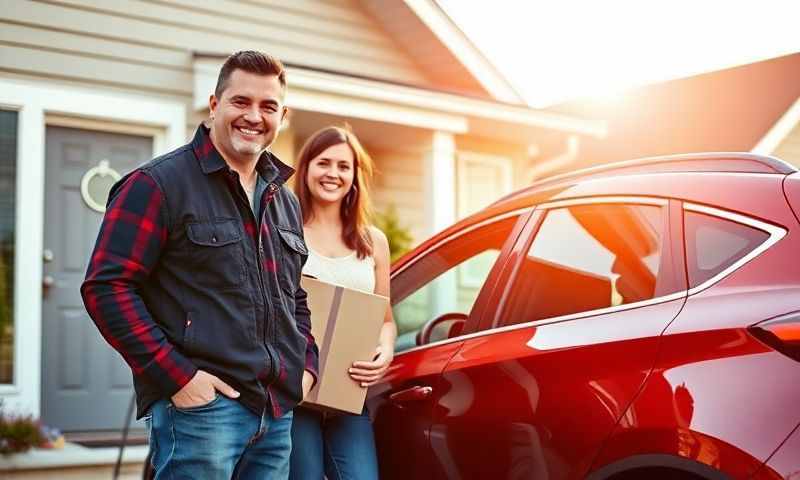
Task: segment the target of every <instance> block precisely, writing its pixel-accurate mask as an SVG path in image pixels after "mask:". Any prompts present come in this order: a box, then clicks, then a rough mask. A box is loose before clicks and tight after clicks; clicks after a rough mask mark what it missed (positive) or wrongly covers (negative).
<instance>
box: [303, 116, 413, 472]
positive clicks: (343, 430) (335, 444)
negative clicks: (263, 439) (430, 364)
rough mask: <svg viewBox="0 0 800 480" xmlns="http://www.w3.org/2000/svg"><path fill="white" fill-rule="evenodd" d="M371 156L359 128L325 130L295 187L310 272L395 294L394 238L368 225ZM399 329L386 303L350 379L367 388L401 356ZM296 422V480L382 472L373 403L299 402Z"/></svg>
mask: <svg viewBox="0 0 800 480" xmlns="http://www.w3.org/2000/svg"><path fill="white" fill-rule="evenodd" d="M371 175H372V161H371V159H370V158H369V156H368V155H367V153H366V152H365V151H364V149H363V148H362V147H361V144H360V143H359V141H358V139H357V138H356V137H355V135H353V133H352V132H350V131H348V130H345V129H343V128H338V127H327V128H324V129H322V130H320V131H318V132H317V133H315V134H314V135H312V136H311V138H309V139H308V141H307V142H306V143H305V145H304V146H303V149H302V150H301V151H300V156H299V158H298V161H297V177H296V179H297V180H296V182H295V187H294V190H295V193H296V194H297V197H298V198H299V199H300V205H301V207H302V210H303V223H304V225H303V231H304V232H305V239H306V244H307V246H308V250H309V256H308V261H307V262H306V265H305V267H304V268H303V273H304V274H307V275H311V276H314V277H316V278H318V279H320V280H323V281H327V282H331V283H335V284H338V285H342V286H345V287H348V288H353V289H358V290H364V291H368V292H373V293H376V294H378V295H384V296H387V297H388V296H389V242H388V241H387V239H386V236H385V235H384V234H383V232H381V231H380V230H379V229H377V228H375V227H374V226H371V225H369V223H368V222H369V220H368V218H369V215H368V213H369V209H370V204H369V195H368V192H367V182H368V180H369V179H370V177H371ZM396 336H397V329H396V327H395V324H394V320H393V319H392V312H391V309H387V311H386V317H385V319H384V324H383V327H382V328H381V333H380V338H379V342H378V346H377V348H376V349H375V358H374V359H372V360H370V361H357V362H354V363H353V365H352V367H351V368H350V370H349V372H350V377H351V378H352V379H353V381H355V382H358V383H359V384H360V385H361V387H362V388H367V387H369V386H370V385H374V384H375V383H377V382H378V380H380V378H381V377H383V375H384V373H385V372H386V369H387V368H388V367H389V364H390V363H391V362H392V358H393V356H394V342H395V338H396ZM294 412H295V413H294V421H293V424H292V457H291V473H290V478H291V479H293V480H320V479H321V478H322V476H323V474H324V475H325V476H326V477H327V478H328V480H340V479H353V480H356V479H359V480H360V479H365V480H367V479H368V480H374V479H376V478H378V467H377V459H376V456H375V440H374V436H373V432H372V425H371V424H370V421H369V416H368V415H367V411H366V407H365V409H364V411H363V412H362V413H361V415H350V414H331V413H321V412H318V411H315V410H311V409H307V408H303V407H302V406H300V407H298V408H296V409H295V411H294Z"/></svg>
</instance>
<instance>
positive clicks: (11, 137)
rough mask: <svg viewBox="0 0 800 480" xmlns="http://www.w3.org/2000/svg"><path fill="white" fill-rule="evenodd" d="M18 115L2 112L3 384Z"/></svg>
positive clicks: (10, 331)
mask: <svg viewBox="0 0 800 480" xmlns="http://www.w3.org/2000/svg"><path fill="white" fill-rule="evenodd" d="M16 178H17V112H8V111H2V110H0V384H2V383H13V382H14V376H13V372H14V233H15V229H14V225H15V212H16V202H15V199H16V192H17V189H16Z"/></svg>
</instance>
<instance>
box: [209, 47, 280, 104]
mask: <svg viewBox="0 0 800 480" xmlns="http://www.w3.org/2000/svg"><path fill="white" fill-rule="evenodd" d="M235 70H244V71H245V72H249V73H255V74H256V75H275V76H277V77H278V81H279V82H281V88H282V89H283V90H286V70H284V68H283V64H282V63H281V61H280V60H278V59H277V58H275V57H273V56H272V55H267V54H266V53H261V52H256V51H253V50H243V51H241V52H236V53H234V54H232V55H231V56H229V57H228V58H227V60H225V63H224V64H223V65H222V68H221V69H220V70H219V77H217V86H216V88H215V89H214V96H215V97H217V98H220V96H221V95H222V92H223V91H225V89H226V88H227V87H228V78H230V76H231V74H232V73H233V72H234V71H235Z"/></svg>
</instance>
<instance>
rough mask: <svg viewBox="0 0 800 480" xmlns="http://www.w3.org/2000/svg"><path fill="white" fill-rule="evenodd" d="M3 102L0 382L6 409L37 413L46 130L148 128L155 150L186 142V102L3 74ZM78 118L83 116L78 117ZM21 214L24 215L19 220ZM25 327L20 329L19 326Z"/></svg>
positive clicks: (0, 79)
mask: <svg viewBox="0 0 800 480" xmlns="http://www.w3.org/2000/svg"><path fill="white" fill-rule="evenodd" d="M0 108H2V109H7V110H13V111H16V112H18V117H17V118H18V123H17V135H18V136H17V178H16V195H17V196H16V212H15V213H16V217H15V218H16V219H17V220H16V225H15V229H16V232H15V259H14V286H15V288H14V323H15V328H14V383H13V384H4V385H0V398H3V399H4V400H5V403H6V406H7V407H8V408H9V409H11V410H17V411H20V412H25V413H29V414H32V415H36V416H38V415H39V414H40V401H41V398H40V396H41V381H42V372H41V367H42V351H41V349H42V341H41V337H42V254H43V241H44V197H45V131H46V127H47V124H48V119H52V120H53V124H59V125H63V124H64V123H65V122H66V121H65V120H64V119H65V118H69V119H71V121H72V122H73V125H74V126H76V127H80V126H83V127H89V128H94V129H100V128H101V127H102V124H104V123H106V124H109V125H110V126H109V128H108V130H109V131H114V132H125V131H127V130H125V127H124V125H132V126H137V127H136V128H133V129H132V130H133V131H131V132H129V133H138V134H141V133H142V131H143V130H146V131H150V132H151V133H152V135H153V151H154V153H155V154H159V153H163V152H166V151H168V150H170V149H172V148H175V147H177V146H179V145H181V144H183V143H184V142H185V141H186V106H185V104H184V103H183V102H181V101H170V100H167V99H153V98H151V97H146V96H142V95H135V94H128V93H125V92H119V91H113V90H99V89H87V88H79V87H74V86H67V85H60V84H54V83H53V82H37V81H33V80H21V79H15V78H8V77H2V76H0ZM81 122H83V123H81ZM23 219H24V221H23ZM22 326H24V328H21V327H22Z"/></svg>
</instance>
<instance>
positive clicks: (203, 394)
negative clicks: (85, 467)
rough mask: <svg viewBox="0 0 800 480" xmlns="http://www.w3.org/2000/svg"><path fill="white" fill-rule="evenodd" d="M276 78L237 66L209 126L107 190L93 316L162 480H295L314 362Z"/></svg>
mask: <svg viewBox="0 0 800 480" xmlns="http://www.w3.org/2000/svg"><path fill="white" fill-rule="evenodd" d="M285 94H286V76H285V73H284V69H283V66H282V65H281V63H280V62H279V61H278V60H277V59H275V58H272V57H270V56H269V55H265V54H263V53H260V52H253V51H246V52H238V53H235V54H233V55H231V56H230V57H229V58H228V59H227V60H226V62H225V64H224V65H223V66H222V69H221V71H220V74H219V79H218V81H217V86H216V89H215V92H214V94H213V95H211V98H210V100H209V107H210V121H209V122H208V123H209V125H210V126H206V125H200V126H199V127H198V129H197V132H196V133H195V136H194V139H193V140H192V142H191V143H189V144H188V145H185V146H183V147H181V148H179V149H177V150H175V151H173V152H170V153H168V154H166V155H164V156H161V157H159V158H156V159H154V160H152V161H151V162H149V163H147V164H146V165H144V166H142V167H140V168H138V169H137V170H135V171H133V172H132V173H130V174H128V175H127V176H126V177H125V178H123V179H122V180H121V181H120V182H118V183H117V184H116V185H115V186H114V187H113V188H112V190H111V194H110V195H109V202H108V206H107V209H106V214H105V217H104V219H103V223H102V226H101V228H100V233H99V235H98V239H97V243H96V245H95V249H94V252H93V254H92V257H91V259H90V262H89V268H88V271H87V273H86V280H85V282H84V283H83V286H82V287H81V293H82V295H83V300H84V304H85V305H86V309H87V310H88V312H89V314H90V316H91V317H92V319H93V320H94V322H95V323H96V325H97V327H98V328H99V330H100V332H101V333H102V334H103V336H104V338H105V339H106V340H107V341H108V342H109V343H110V344H111V345H112V346H113V347H114V348H115V349H117V350H118V351H119V352H120V353H121V354H122V356H123V357H124V358H125V361H126V362H127V363H128V364H129V365H130V367H131V370H132V371H133V378H134V385H135V387H136V395H137V406H138V413H137V414H138V417H139V418H141V417H145V419H146V421H147V424H148V429H149V434H150V448H151V452H152V455H153V456H152V463H153V467H154V469H155V472H156V478H204V479H205V478H208V479H229V478H241V479H249V478H259V479H260V478H287V476H288V469H289V463H288V461H289V453H290V450H291V437H290V430H291V420H292V409H293V408H294V406H295V405H297V404H298V403H299V402H300V401H302V399H303V398H304V396H305V395H306V394H307V393H308V391H309V390H310V389H311V387H312V386H313V383H314V382H315V378H316V371H317V357H318V352H317V347H316V344H315V342H314V338H313V337H312V336H311V323H310V319H309V311H308V307H307V304H306V294H305V291H303V289H302V288H301V287H300V271H301V269H302V266H303V264H304V262H305V260H306V257H307V254H308V251H307V249H306V246H305V242H304V240H303V227H302V215H301V214H300V207H299V203H298V201H297V199H296V197H294V195H293V194H292V193H291V192H290V191H289V190H288V189H287V188H286V187H285V186H284V184H285V182H286V180H287V179H288V178H289V177H290V176H291V175H292V174H293V173H294V171H293V170H292V169H291V168H290V167H288V166H287V165H285V164H283V163H282V162H280V161H279V160H278V159H277V158H276V157H275V156H274V155H272V154H271V153H270V152H269V151H267V149H268V148H269V146H270V145H271V144H272V142H273V141H274V140H275V138H276V137H277V135H278V130H279V128H280V125H281V122H282V121H283V120H284V118H285V116H286V112H287V109H286V107H285V106H284V98H285Z"/></svg>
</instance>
